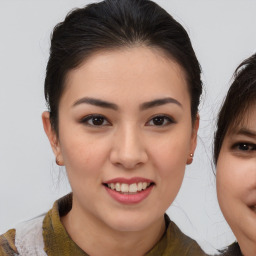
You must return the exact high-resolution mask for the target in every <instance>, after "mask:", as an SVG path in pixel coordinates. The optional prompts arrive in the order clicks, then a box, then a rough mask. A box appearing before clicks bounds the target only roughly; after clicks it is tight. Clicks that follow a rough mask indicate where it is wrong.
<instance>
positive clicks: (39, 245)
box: [0, 216, 45, 256]
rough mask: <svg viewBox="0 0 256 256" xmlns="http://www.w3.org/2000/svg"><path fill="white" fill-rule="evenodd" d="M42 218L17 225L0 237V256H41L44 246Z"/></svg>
mask: <svg viewBox="0 0 256 256" xmlns="http://www.w3.org/2000/svg"><path fill="white" fill-rule="evenodd" d="M43 219H44V216H40V217H37V218H35V219H32V220H30V221H26V222H23V223H20V224H18V225H17V227H16V228H15V229H11V230H9V231H8V232H6V233H5V234H3V235H1V236H0V256H7V255H8V256H11V255H13V256H15V255H26V256H31V255H40V256H41V255H42V256H44V255H45V254H44V253H43V252H44V244H43V235H42V222H43Z"/></svg>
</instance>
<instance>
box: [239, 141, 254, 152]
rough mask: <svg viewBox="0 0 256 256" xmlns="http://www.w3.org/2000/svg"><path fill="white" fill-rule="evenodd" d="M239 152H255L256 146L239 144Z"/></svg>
mask: <svg viewBox="0 0 256 256" xmlns="http://www.w3.org/2000/svg"><path fill="white" fill-rule="evenodd" d="M237 147H238V149H239V150H242V151H249V150H255V149H256V145H254V144H249V143H239V144H238V145H237Z"/></svg>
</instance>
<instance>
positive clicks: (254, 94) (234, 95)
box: [214, 54, 256, 165]
mask: <svg viewBox="0 0 256 256" xmlns="http://www.w3.org/2000/svg"><path fill="white" fill-rule="evenodd" d="M252 106H256V54H254V55H252V56H251V57H250V58H248V59H246V60H244V61H243V62H242V63H241V64H240V65H239V66H238V67H237V69H236V71H235V73H234V75H233V83H232V84H231V86H230V88H229V90H228V93H227V95H226V98H225V100H224V103H223V104H222V107H221V110H220V112H219V115H218V120H217V128H216V132H215V136H214V163H215V165H216V164H217V161H218V157H219V153H220V149H221V146H222V143H223V140H224V138H225V136H226V134H227V133H228V132H229V131H230V130H231V129H233V128H235V127H236V126H238V125H239V124H241V122H243V121H244V120H245V118H246V117H247V116H248V112H249V111H250V109H251V107H252Z"/></svg>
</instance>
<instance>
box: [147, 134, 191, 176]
mask: <svg viewBox="0 0 256 256" xmlns="http://www.w3.org/2000/svg"><path fill="white" fill-rule="evenodd" d="M182 135H183V137H182V136H169V137H166V138H163V140H162V141H158V143H155V144H154V145H155V146H154V147H153V148H152V150H151V156H152V157H151V159H152V161H153V163H154V164H155V165H156V169H157V170H158V172H159V174H160V175H161V176H163V177H165V178H168V177H172V178H175V179H176V178H177V179H178V178H179V176H182V177H183V173H184V170H185V166H186V161H187V156H188V154H189V153H188V152H189V143H188V141H189V138H188V137H187V138H186V136H184V133H183V134H182Z"/></svg>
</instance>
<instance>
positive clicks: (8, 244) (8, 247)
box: [0, 229, 17, 256]
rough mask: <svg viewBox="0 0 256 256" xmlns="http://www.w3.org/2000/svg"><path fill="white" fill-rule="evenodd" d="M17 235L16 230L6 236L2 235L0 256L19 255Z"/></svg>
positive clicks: (0, 237)
mask: <svg viewBox="0 0 256 256" xmlns="http://www.w3.org/2000/svg"><path fill="white" fill-rule="evenodd" d="M15 235H16V230H15V229H10V230H9V231H7V232H6V233H5V234H3V235H0V256H7V255H8V256H10V255H15V254H16V253H17V248H16V246H15Z"/></svg>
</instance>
